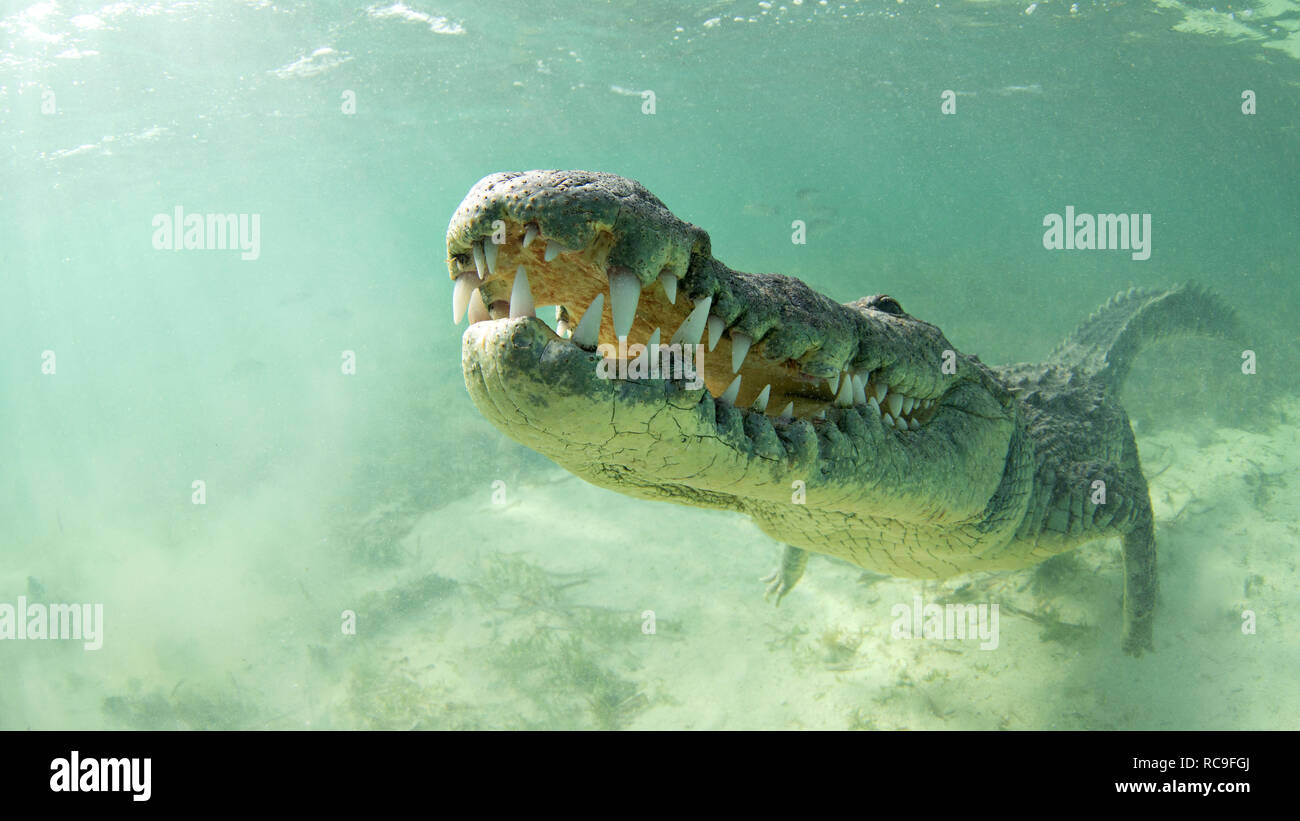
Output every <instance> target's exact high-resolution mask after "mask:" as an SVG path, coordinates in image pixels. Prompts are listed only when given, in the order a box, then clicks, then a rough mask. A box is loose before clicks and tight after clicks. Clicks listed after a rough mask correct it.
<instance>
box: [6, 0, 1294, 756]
mask: <svg viewBox="0 0 1300 821" xmlns="http://www.w3.org/2000/svg"><path fill="white" fill-rule="evenodd" d="M1298 126H1300V2H1297V0H1243V2H1240V3H1237V2H1233V3H1226V4H1225V3H1223V2H1221V0H1127V1H1124V2H1120V1H1112V2H1100V1H1098V0H1079V2H1074V3H1071V2H1065V1H1064V0H1041V2H1027V0H1017V1H1016V2H1007V1H1006V0H925V2H921V1H920V0H728V1H726V2H719V1H716V0H715V1H713V2H686V1H685V0H671V1H670V0H609V1H608V2H601V1H598V0H588V2H574V0H536V2H529V3H523V2H471V1H470V0H410V2H395V3H394V2H389V0H379V1H378V2H365V0H362V2H357V3H347V2H340V1H339V0H324V1H322V2H309V1H308V0H175V1H172V0H162V2H152V1H150V0H126V1H125V2H108V3H105V2H84V3H83V2H56V1H55V0H46V1H45V2H30V0H21V1H20V2H5V3H3V4H0V152H3V154H4V157H3V159H2V160H0V353H2V355H0V445H2V449H0V728H3V729H9V730H23V729H39V730H44V729H59V730H99V729H113V730H124V729H136V730H157V729H168V730H173V729H175V730H183V729H211V730H218V729H224V730H230V729H267V730H302V729H370V730H375V729H384V730H406V729H431V730H488V729H512V730H518V729H554V730H560V729H566V730H567V729H585V730H592V729H599V730H616V729H626V730H664V729H697V730H698V729H716V730H734V729H782V730H793V729H835V730H844V729H865V730H873V729H874V730H899V729H918V730H995V729H1005V730H1044V729H1087V730H1130V729H1148V730H1193V729H1196V730H1231V729H1300V718H1298V717H1300V690H1298V689H1297V688H1296V686H1295V671H1296V670H1298V669H1300V640H1298V639H1297V632H1296V631H1297V616H1300V606H1298V603H1300V602H1298V600H1297V597H1296V593H1295V591H1296V590H1297V587H1298V586H1300V570H1298V569H1297V560H1298V559H1300V552H1298V551H1297V545H1298V544H1300V500H1298V499H1297V496H1296V488H1297V487H1300V427H1298V426H1297V421H1298V420H1300V380H1297V379H1296V374H1297V372H1300V352H1298V346H1297V342H1296V317H1297V316H1300V287H1297V284H1298V282H1300V279H1298V277H1297V274H1298V273H1300V271H1298V268H1297V249H1298V248H1300V228H1298V227H1297V214H1300V187H1297V184H1296V181H1297V178H1298V174H1297V172H1298V171H1300V130H1298Z"/></svg>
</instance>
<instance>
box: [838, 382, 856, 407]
mask: <svg viewBox="0 0 1300 821" xmlns="http://www.w3.org/2000/svg"><path fill="white" fill-rule="evenodd" d="M835 407H837V408H851V407H853V380H852V379H841V380H840V390H839V393H837V394H835Z"/></svg>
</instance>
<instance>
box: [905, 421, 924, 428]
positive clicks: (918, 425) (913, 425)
mask: <svg viewBox="0 0 1300 821" xmlns="http://www.w3.org/2000/svg"><path fill="white" fill-rule="evenodd" d="M907 426H908V427H909V428H911V429H912V430H920V429H921V423H920V422H918V421H916V420H915V419H913V420H912V421H911V422H908V423H907Z"/></svg>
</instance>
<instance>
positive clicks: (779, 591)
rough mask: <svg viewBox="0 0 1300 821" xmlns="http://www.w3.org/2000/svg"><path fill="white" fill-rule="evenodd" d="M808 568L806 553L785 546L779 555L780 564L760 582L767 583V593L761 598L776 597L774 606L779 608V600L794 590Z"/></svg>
mask: <svg viewBox="0 0 1300 821" xmlns="http://www.w3.org/2000/svg"><path fill="white" fill-rule="evenodd" d="M807 566H808V551H806V550H801V549H799V548H797V547H791V546H789V545H786V546H785V550H784V551H783V552H782V553H781V564H780V565H779V566H778V567H777V568H776V570H773V571H772V572H771V573H769V574H768V575H766V576H764V577H763V578H762V579H760V581H763V582H766V583H767V592H766V593H764V594H763V598H765V599H771V598H772V596H776V604H777V606H780V604H781V599H783V598H785V594H786V593H789V592H790V591H791V590H793V589H794V586H795V585H796V584H798V583H799V579H801V578H803V570H804V568H805V567H807Z"/></svg>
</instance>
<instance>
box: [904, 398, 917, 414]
mask: <svg viewBox="0 0 1300 821" xmlns="http://www.w3.org/2000/svg"><path fill="white" fill-rule="evenodd" d="M915 404H916V400H914V399H912V397H910V396H904V397H903V413H904V414H908V413H911V412H912V406H913V405H915Z"/></svg>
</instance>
